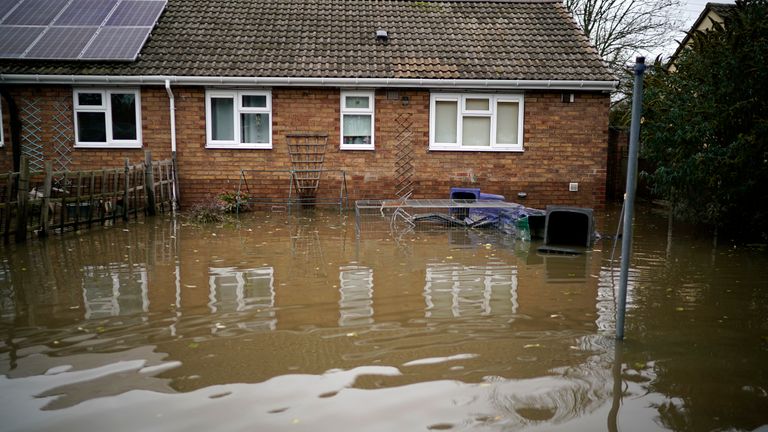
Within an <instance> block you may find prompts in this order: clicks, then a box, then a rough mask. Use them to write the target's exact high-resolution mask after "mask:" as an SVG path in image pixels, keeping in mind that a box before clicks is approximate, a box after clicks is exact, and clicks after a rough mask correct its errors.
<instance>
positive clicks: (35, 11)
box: [3, 0, 67, 25]
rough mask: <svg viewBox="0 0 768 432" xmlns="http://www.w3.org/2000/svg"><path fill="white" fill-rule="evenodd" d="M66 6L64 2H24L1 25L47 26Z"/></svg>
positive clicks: (32, 0) (55, 0)
mask: <svg viewBox="0 0 768 432" xmlns="http://www.w3.org/2000/svg"><path fill="white" fill-rule="evenodd" d="M66 4H67V1H66V0H25V1H24V2H23V3H21V4H20V5H19V7H17V8H16V10H14V11H13V12H11V14H10V15H8V16H7V17H6V18H5V20H3V24H7V25H49V24H50V23H51V21H53V19H54V18H55V17H56V15H58V14H59V12H61V10H62V9H63V8H64V6H66Z"/></svg>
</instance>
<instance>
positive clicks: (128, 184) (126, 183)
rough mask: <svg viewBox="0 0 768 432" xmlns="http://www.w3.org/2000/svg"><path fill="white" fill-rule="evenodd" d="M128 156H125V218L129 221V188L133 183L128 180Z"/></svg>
mask: <svg viewBox="0 0 768 432" xmlns="http://www.w3.org/2000/svg"><path fill="white" fill-rule="evenodd" d="M128 172H129V168H128V158H125V190H124V191H123V220H124V221H125V222H128V188H129V186H130V185H131V182H130V180H128Z"/></svg>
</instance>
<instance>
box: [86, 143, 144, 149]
mask: <svg viewBox="0 0 768 432" xmlns="http://www.w3.org/2000/svg"><path fill="white" fill-rule="evenodd" d="M142 147H143V144H142V143H134V144H122V143H120V144H118V143H109V144H107V143H76V144H75V148H76V149H106V150H114V149H140V148H142Z"/></svg>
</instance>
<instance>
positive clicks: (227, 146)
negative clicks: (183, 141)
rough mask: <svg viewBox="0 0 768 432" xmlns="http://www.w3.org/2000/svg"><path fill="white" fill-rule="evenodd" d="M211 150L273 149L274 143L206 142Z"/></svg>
mask: <svg viewBox="0 0 768 432" xmlns="http://www.w3.org/2000/svg"><path fill="white" fill-rule="evenodd" d="M205 148H207V149H211V150H272V144H206V146H205Z"/></svg>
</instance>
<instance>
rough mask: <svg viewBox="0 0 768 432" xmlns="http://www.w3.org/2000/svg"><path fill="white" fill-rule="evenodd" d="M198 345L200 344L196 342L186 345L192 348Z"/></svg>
mask: <svg viewBox="0 0 768 432" xmlns="http://www.w3.org/2000/svg"><path fill="white" fill-rule="evenodd" d="M199 346H200V344H199V343H197V342H190V343H189V345H187V347H189V348H192V349H195V348H197V347H199Z"/></svg>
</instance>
